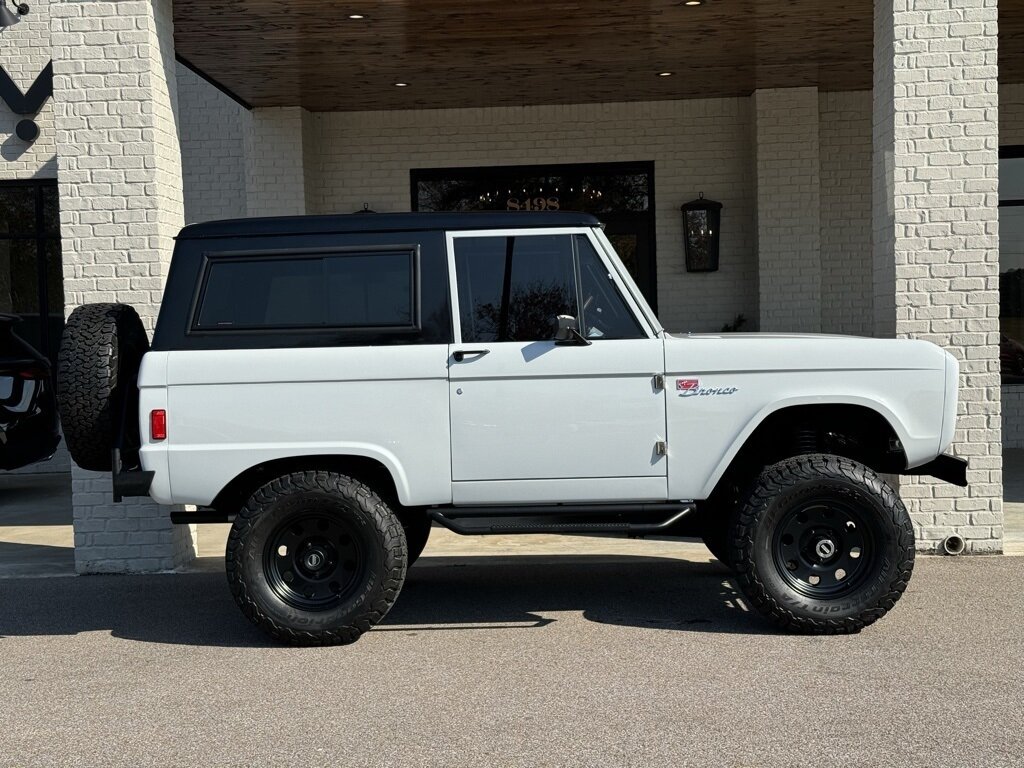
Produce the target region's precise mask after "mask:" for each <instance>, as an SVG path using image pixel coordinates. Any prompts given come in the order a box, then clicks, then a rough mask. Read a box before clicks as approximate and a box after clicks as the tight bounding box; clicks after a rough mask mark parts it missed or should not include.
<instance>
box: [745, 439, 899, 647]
mask: <svg viewBox="0 0 1024 768" xmlns="http://www.w3.org/2000/svg"><path fill="white" fill-rule="evenodd" d="M729 544H730V546H731V547H732V555H731V557H732V560H733V562H732V565H733V567H734V569H735V572H736V580H737V582H738V583H739V586H740V588H741V589H742V591H743V593H744V594H745V595H746V596H747V598H748V600H749V601H750V603H751V604H752V606H753V607H754V608H756V609H757V610H758V611H760V612H761V613H762V614H764V615H765V616H766V617H767V618H768V619H770V620H771V621H772V622H773V623H775V624H776V625H778V626H780V627H784V628H787V629H792V630H797V631H802V632H810V633H815V634H835V633H848V632H856V631H859V630H860V629H862V628H863V627H865V626H867V625H868V624H871V623H872V622H874V621H876V620H877V619H879V618H881V617H882V616H884V615H885V614H886V613H887V612H888V611H889V610H890V609H891V608H892V607H893V606H894V605H895V604H896V601H897V600H899V598H900V596H901V595H902V594H903V591H904V590H905V589H906V587H907V582H908V581H909V580H910V575H911V573H912V571H913V568H914V531H913V526H912V525H911V522H910V517H909V515H908V514H907V510H906V508H905V507H904V506H903V502H902V501H900V498H899V495H898V494H897V493H896V491H895V490H894V489H893V488H892V486H890V485H889V484H888V483H886V482H885V481H884V480H883V479H882V478H881V477H880V476H879V475H878V474H877V473H875V472H874V471H872V470H871V469H869V468H868V467H866V466H864V465H863V464H860V463H858V462H855V461H852V460H850V459H846V458H843V457H839V456H832V455H827V454H811V455H805V456H797V457H794V458H791V459H787V460H785V461H782V462H779V463H778V464H775V465H773V466H771V467H768V468H767V469H765V470H764V471H763V472H762V473H761V476H760V477H759V479H758V481H757V483H756V484H755V486H754V488H753V490H752V492H751V493H750V495H749V497H748V498H747V500H746V502H745V503H744V505H743V506H742V508H741V509H740V512H739V515H738V516H737V519H736V522H735V523H734V525H733V529H732V535H731V536H730V539H729Z"/></svg>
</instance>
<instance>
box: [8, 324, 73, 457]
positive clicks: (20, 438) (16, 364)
mask: <svg viewBox="0 0 1024 768" xmlns="http://www.w3.org/2000/svg"><path fill="white" fill-rule="evenodd" d="M19 321H20V318H19V317H18V316H17V315H2V314H0V470H2V469H17V468H18V467H24V466H26V465H27V464H32V463H34V462H37V461H41V460H42V459H47V458H49V457H50V456H52V455H53V452H54V451H55V450H56V449H57V444H58V443H60V429H59V425H58V419H57V403H56V398H55V397H54V392H53V381H52V378H51V376H50V362H49V361H48V360H47V359H46V358H45V357H43V355H42V354H40V353H39V352H37V351H36V350H35V349H34V348H33V347H32V346H30V345H29V344H28V343H26V342H25V341H23V340H22V339H21V338H19V337H18V335H17V334H16V333H15V332H14V325H15V324H16V323H17V322H19Z"/></svg>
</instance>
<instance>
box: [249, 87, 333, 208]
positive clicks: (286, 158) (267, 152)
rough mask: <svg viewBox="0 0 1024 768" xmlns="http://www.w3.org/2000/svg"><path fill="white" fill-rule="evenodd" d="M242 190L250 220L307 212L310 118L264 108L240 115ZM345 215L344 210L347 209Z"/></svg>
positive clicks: (292, 111)
mask: <svg viewBox="0 0 1024 768" xmlns="http://www.w3.org/2000/svg"><path fill="white" fill-rule="evenodd" d="M244 119H245V123H246V124H245V127H244V137H245V192H246V206H247V212H248V215H249V216H297V215H302V214H304V213H306V212H307V210H308V209H309V208H311V206H307V199H308V197H309V195H310V193H311V192H312V185H311V184H308V183H307V181H308V180H307V178H306V176H307V173H306V171H307V168H311V166H312V160H313V152H312V149H311V146H310V145H311V143H312V142H311V131H312V126H313V118H312V116H311V115H310V114H309V112H307V111H306V110H304V109H302V108H301V107H266V108H263V109H254V110H253V111H252V112H251V113H250V114H248V115H245V116H244ZM346 213H349V211H346Z"/></svg>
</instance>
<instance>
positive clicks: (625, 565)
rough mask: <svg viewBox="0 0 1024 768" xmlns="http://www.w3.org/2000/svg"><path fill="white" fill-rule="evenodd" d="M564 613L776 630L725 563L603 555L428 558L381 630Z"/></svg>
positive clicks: (603, 620) (653, 624) (538, 621)
mask: <svg viewBox="0 0 1024 768" xmlns="http://www.w3.org/2000/svg"><path fill="white" fill-rule="evenodd" d="M558 612H569V613H573V612H579V613H582V615H583V617H584V618H585V619H588V620H589V621H594V622H598V623H600V624H616V625H620V626H625V627H643V628H657V629H666V630H676V631H685V632H726V633H741V634H764V633H766V632H771V631H772V630H771V629H770V628H768V627H767V625H765V624H762V622H761V620H760V619H759V618H758V617H757V616H756V614H753V613H752V612H751V611H749V610H748V608H747V606H746V604H745V603H744V601H743V598H742V596H741V594H740V593H739V592H738V590H737V588H736V585H735V583H734V581H733V580H732V577H731V575H730V573H729V572H728V571H727V570H726V569H725V567H724V566H722V565H720V564H719V563H717V562H710V563H708V562H701V563H693V562H689V561H686V560H678V559H675V558H659V557H627V556H616V557H608V556H594V555H566V556H559V557H552V556H550V555H542V556H531V555H517V556H514V557H504V558H489V557H457V558H456V557H438V558H425V561H424V562H423V564H422V565H419V566H417V567H413V568H412V569H411V570H410V572H409V576H408V578H407V580H406V583H405V587H404V588H403V591H402V597H401V598H400V599H399V601H398V603H396V605H395V607H394V608H393V609H392V610H391V613H389V614H388V617H387V619H386V620H385V621H384V623H383V625H381V626H380V627H378V629H377V631H386V630H388V629H391V628H392V627H395V628H396V629H397V628H398V627H397V626H396V625H400V626H401V627H402V628H407V627H408V625H424V626H423V627H421V628H426V626H428V625H437V626H436V628H437V629H439V630H447V629H458V628H459V625H460V624H466V625H472V626H494V627H500V626H509V628H525V627H527V626H535V627H542V626H545V625H547V624H550V623H551V622H552V621H553V619H552V618H551V617H550V616H549V615H548V614H551V613H558ZM531 622H532V624H531Z"/></svg>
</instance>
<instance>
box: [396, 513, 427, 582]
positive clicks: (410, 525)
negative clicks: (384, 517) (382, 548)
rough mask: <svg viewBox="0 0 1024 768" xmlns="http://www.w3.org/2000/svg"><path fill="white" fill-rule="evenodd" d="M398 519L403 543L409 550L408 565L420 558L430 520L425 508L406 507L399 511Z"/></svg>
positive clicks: (424, 546)
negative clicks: (403, 536)
mask: <svg viewBox="0 0 1024 768" xmlns="http://www.w3.org/2000/svg"><path fill="white" fill-rule="evenodd" d="M398 519H399V521H400V522H401V523H402V530H403V531H404V532H405V543H406V546H407V548H408V552H409V560H408V567H410V568H411V567H412V564H413V563H415V562H416V561H417V560H419V559H420V555H422V554H423V550H424V549H425V548H426V546H427V540H428V539H429V538H430V529H431V525H432V521H431V519H430V517H429V516H428V515H427V512H426V510H425V509H415V508H413V509H408V510H403V511H402V512H399V514H398Z"/></svg>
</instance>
